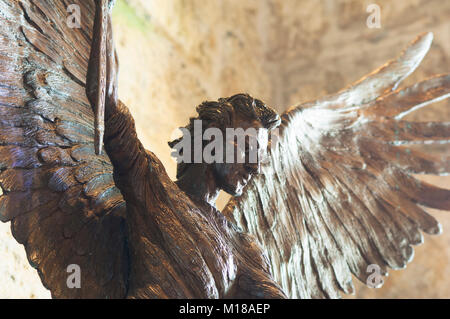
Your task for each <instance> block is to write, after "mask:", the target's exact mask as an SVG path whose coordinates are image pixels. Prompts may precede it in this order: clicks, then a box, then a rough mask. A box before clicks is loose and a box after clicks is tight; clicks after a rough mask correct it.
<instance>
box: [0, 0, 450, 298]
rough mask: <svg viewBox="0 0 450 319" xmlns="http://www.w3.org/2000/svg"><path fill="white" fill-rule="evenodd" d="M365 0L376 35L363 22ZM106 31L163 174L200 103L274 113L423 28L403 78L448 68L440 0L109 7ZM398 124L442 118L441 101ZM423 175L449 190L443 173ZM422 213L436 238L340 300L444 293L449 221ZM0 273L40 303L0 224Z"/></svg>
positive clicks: (139, 1)
mask: <svg viewBox="0 0 450 319" xmlns="http://www.w3.org/2000/svg"><path fill="white" fill-rule="evenodd" d="M374 2H375V3H377V4H379V5H380V7H381V26H382V27H381V28H380V29H369V28H368V27H367V26H366V19H367V17H368V16H369V14H370V13H367V12H366V8H367V5H368V4H370V3H374ZM114 28H115V36H116V43H117V46H118V52H119V57H120V62H121V74H120V97H121V99H122V100H123V101H124V102H125V103H126V104H127V105H128V106H129V107H130V109H131V111H132V113H133V115H134V116H135V119H136V124H137V130H138V134H139V136H140V138H141V140H142V141H143V143H144V144H145V146H146V147H147V148H148V149H151V150H152V151H154V152H155V153H156V154H157V155H158V157H159V158H160V159H161V160H162V161H163V163H164V164H165V166H166V169H167V171H168V172H169V175H170V176H171V177H174V176H175V166H176V165H175V162H174V161H173V160H172V159H171V158H170V150H169V147H168V146H167V141H169V140H170V139H171V137H174V136H175V135H173V134H175V133H174V131H175V129H176V128H177V127H179V126H182V125H185V124H186V123H187V120H188V118H189V116H193V115H194V114H195V106H196V105H198V104H199V103H200V102H202V101H203V100H205V99H217V98H218V97H221V96H228V95H231V94H234V93H238V92H248V93H250V94H252V95H254V96H256V97H259V98H261V99H262V100H264V101H266V102H267V103H268V104H270V105H272V106H273V107H275V108H276V109H277V110H279V111H280V112H282V111H284V110H285V109H286V108H287V107H288V106H291V105H293V104H296V103H298V102H302V101H306V100H311V99H315V98H317V97H319V96H322V95H324V94H327V93H332V92H335V91H336V90H339V89H341V88H342V87H343V86H345V85H347V84H349V83H351V82H352V81H354V80H357V79H358V78H360V77H361V76H362V75H364V74H365V73H367V72H369V71H371V70H372V69H374V68H375V67H378V66H379V65H380V64H382V63H384V62H386V61H387V60H388V59H390V58H393V57H395V55H396V54H397V53H398V52H399V51H400V50H401V49H402V48H403V47H404V46H405V44H406V43H407V42H409V41H410V40H411V39H412V38H414V37H415V36H416V35H417V34H418V33H421V32H424V31H433V32H434V34H435V41H434V44H433V46H432V49H431V50H430V52H429V54H428V56H427V57H426V58H425V60H424V62H423V64H422V65H421V67H420V68H419V70H418V71H416V72H415V73H414V74H413V75H412V76H411V77H410V78H409V79H408V80H407V81H406V83H413V82H415V81H418V80H421V79H423V78H425V77H427V76H430V75H432V74H435V73H448V72H450V41H448V39H450V2H448V1H442V0H428V1H425V0H398V1H389V0H383V1H380V0H378V1H357V0H347V1H344V0H283V1H281V0H217V1H203V0H189V1H183V0H170V1H166V0H153V1H148V0H128V1H125V0H118V1H117V5H116V8H115V11H114ZM410 119H413V120H432V119H439V120H446V121H449V120H450V102H449V101H444V102H441V103H438V104H436V105H434V106H432V107H429V108H428V109H427V110H424V111H421V112H419V113H417V114H415V115H413V116H411V117H410ZM442 151H443V152H449V148H448V145H447V146H444V147H443V148H442ZM428 180H431V181H433V182H435V183H436V184H438V185H440V186H444V187H447V188H450V178H449V177H435V178H434V177H433V178H428ZM225 201H226V196H224V197H222V199H221V201H220V203H219V205H220V206H222V205H223V203H224V202H225ZM431 212H432V214H434V215H435V216H436V217H437V218H438V219H439V221H441V223H442V226H443V229H444V233H443V235H441V236H438V237H432V236H425V243H424V244H423V245H422V246H419V247H417V248H416V256H415V258H414V260H413V262H412V263H411V264H410V265H408V267H407V269H406V270H402V271H392V272H391V274H390V276H389V277H388V278H387V279H386V280H385V285H384V286H383V287H382V288H380V289H370V288H367V287H365V286H363V285H361V284H357V285H356V286H357V287H356V288H357V293H356V295H355V296H352V297H357V298H380V297H383V298H407V297H411V298H423V297H427V298H434V297H436V298H450V215H449V214H448V213H446V212H439V211H431ZM0 274H1V281H0V297H3V298H29V297H35V298H36V297H37V298H48V297H49V293H48V291H46V290H45V288H43V287H42V285H41V284H40V280H39V278H38V275H37V273H36V271H35V270H34V269H32V268H31V267H30V266H29V265H28V262H27V260H26V256H25V253H24V250H23V247H22V246H21V245H18V244H17V243H16V242H15V241H14V239H12V237H11V234H10V232H9V225H7V224H0Z"/></svg>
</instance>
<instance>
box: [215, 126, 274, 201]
mask: <svg viewBox="0 0 450 319" xmlns="http://www.w3.org/2000/svg"><path fill="white" fill-rule="evenodd" d="M248 128H254V130H253V129H252V130H248ZM234 129H235V133H236V134H238V130H236V129H242V130H243V131H245V137H244V139H241V141H242V140H245V142H244V143H242V142H241V143H240V142H239V139H238V138H237V137H236V138H234V139H228V140H225V146H226V147H230V148H232V149H233V150H234V152H233V155H234V156H233V158H232V160H230V157H229V158H226V153H227V152H229V149H228V150H226V151H225V152H224V160H223V163H214V164H212V165H214V175H215V177H216V182H217V185H218V186H219V187H220V189H222V190H224V191H225V192H227V193H228V194H230V195H233V196H240V195H241V194H242V191H243V189H244V188H245V186H246V185H247V184H248V182H249V181H250V179H251V178H252V177H253V176H254V175H256V174H259V172H260V166H261V159H262V158H263V157H264V156H265V153H266V152H267V136H268V130H267V129H265V128H263V127H262V125H261V123H260V122H258V121H254V122H249V121H246V120H240V119H238V120H237V121H236V122H235V123H234ZM241 144H242V145H241ZM252 153H253V156H252V155H251V154H252ZM239 156H241V159H243V160H241V161H239V160H238V158H239Z"/></svg>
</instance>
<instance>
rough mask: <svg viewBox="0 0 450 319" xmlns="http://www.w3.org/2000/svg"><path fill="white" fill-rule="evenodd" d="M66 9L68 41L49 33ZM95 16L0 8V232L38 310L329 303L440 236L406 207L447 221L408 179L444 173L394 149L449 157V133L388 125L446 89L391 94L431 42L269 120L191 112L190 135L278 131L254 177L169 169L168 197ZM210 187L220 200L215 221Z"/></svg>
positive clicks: (107, 24) (441, 165)
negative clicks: (37, 289) (77, 278)
mask: <svg viewBox="0 0 450 319" xmlns="http://www.w3.org/2000/svg"><path fill="white" fill-rule="evenodd" d="M74 3H75V4H77V5H79V7H80V9H81V10H80V11H81V13H82V14H83V19H81V23H82V24H81V26H80V28H70V27H69V26H68V25H67V24H66V19H67V6H68V5H70V4H74ZM111 7H112V3H110V1H106V0H96V1H95V2H94V1H85V0H70V1H68V0H67V1H66V0H63V1H46V0H40V1H38V0H36V1H33V0H23V1H11V0H1V1H0V16H1V20H0V114H1V117H0V185H1V191H2V195H1V197H0V219H1V220H2V221H3V222H8V221H10V222H11V228H12V232H13V235H14V237H15V238H16V239H17V241H18V242H19V243H21V244H23V245H24V246H25V248H26V252H27V256H28V259H29V262H30V263H31V265H32V266H33V267H35V268H36V269H37V270H38V272H39V275H40V277H41V280H42V283H43V284H44V285H45V287H47V288H48V289H50V290H51V293H52V296H53V297H56V298H92V297H94V298H125V297H127V298H285V297H291V298H322V297H325V298H335V297H339V296H340V292H344V293H351V292H352V291H353V289H354V288H353V284H352V274H353V275H354V276H356V277H357V278H358V279H359V280H361V281H362V282H366V280H367V277H368V275H369V274H370V273H368V272H367V268H368V266H369V265H372V264H374V265H378V267H379V268H380V272H381V274H383V275H386V274H387V270H388V268H392V269H399V268H403V267H405V265H406V264H407V263H408V262H409V261H410V260H411V259H412V256H413V248H412V246H413V245H417V244H420V243H422V241H423V237H422V233H421V232H422V231H423V232H425V233H428V234H437V233H439V232H440V230H441V229H440V225H439V223H438V222H437V221H436V220H435V219H434V218H433V217H432V216H431V215H429V214H428V213H427V212H425V210H424V209H423V208H422V207H421V206H426V207H432V208H437V209H442V210H450V191H449V190H445V189H440V188H438V187H435V186H433V185H430V184H427V183H425V182H421V181H419V180H418V179H416V178H415V177H414V176H412V175H411V174H413V173H421V174H445V173H447V172H448V171H449V168H450V167H449V162H448V161H446V160H445V159H444V158H438V157H436V158H433V157H431V155H428V154H427V155H425V154H422V153H420V152H418V151H416V150H415V149H414V148H412V147H410V145H411V144H418V143H419V144H420V143H432V142H443V141H447V142H448V141H449V139H450V126H449V123H443V122H433V123H429V122H427V123H417V122H407V121H404V120H402V118H403V117H404V115H406V114H407V113H408V112H410V111H413V110H415V109H417V108H420V107H423V106H425V105H427V104H429V103H432V102H435V101H438V100H441V99H444V98H447V97H449V95H450V77H449V75H437V76H434V77H432V78H429V79H427V80H424V81H423V82H420V83H417V84H415V85H413V86H411V87H407V88H402V89H398V88H397V87H398V86H399V84H400V82H401V81H402V80H403V79H405V78H406V77H407V76H408V75H409V74H410V73H411V72H413V71H414V69H415V68H416V67H417V66H418V65H419V64H420V62H421V60H422V58H423V57H424V56H425V54H426V52H427V51H428V49H429V47H430V45H431V42H432V38H433V36H432V34H430V33H427V34H423V35H421V36H419V37H418V38H417V39H416V40H414V41H413V42H412V43H411V44H410V45H409V46H408V47H407V48H406V50H404V51H403V52H402V53H401V54H400V56H399V57H398V58H397V59H394V60H392V61H389V62H388V63H386V64H385V65H383V66H382V67H380V68H379V69H377V70H375V71H373V72H372V73H370V74H368V75H367V76H365V77H363V78H362V79H361V80H359V81H357V82H356V83H354V84H352V85H351V86H349V87H348V88H346V89H344V90H342V91H340V92H338V93H336V94H334V95H330V96H327V97H324V98H322V99H320V100H317V101H314V102H309V103H304V104H300V105H298V106H295V107H293V108H291V109H290V110H289V111H287V112H285V113H284V114H282V115H281V117H280V116H278V115H277V114H276V113H275V111H273V110H272V109H271V108H269V107H268V106H266V105H265V104H264V103H263V102H261V101H260V100H257V99H253V98H252V97H250V96H249V95H247V94H238V95H235V96H232V97H229V98H224V99H219V100H218V101H216V102H204V103H203V104H201V105H200V106H198V107H197V111H198V117H197V118H196V119H197V120H202V121H203V123H204V126H205V127H217V128H220V129H221V130H223V131H225V129H226V128H237V127H241V128H250V127H254V128H258V129H260V130H262V131H265V132H268V131H269V130H271V129H273V128H275V127H277V126H278V131H277V134H276V137H277V138H276V139H274V138H272V140H271V142H272V143H271V146H270V147H268V144H267V143H266V144H264V143H263V142H261V143H259V144H258V146H257V147H259V150H258V154H260V155H261V156H263V155H264V154H265V156H266V159H267V160H266V161H265V163H264V164H261V160H260V157H258V160H257V161H256V162H254V163H251V162H250V161H248V160H247V157H246V161H244V163H220V161H216V162H213V163H206V162H203V163H192V164H189V163H179V166H178V171H177V179H178V180H177V181H176V182H173V181H172V180H170V179H169V177H168V175H167V174H166V172H165V170H164V167H163V165H162V164H161V162H160V161H159V160H158V159H157V158H156V156H155V155H154V154H153V153H152V152H150V151H147V150H145V149H144V147H143V146H142V144H141V143H140V141H139V139H138V137H137V136H136V131H135V126H134V121H133V118H132V116H131V114H130V113H129V111H128V109H127V107H126V106H125V105H124V104H123V103H122V102H121V101H120V100H118V98H117V70H118V67H117V55H116V53H115V50H114V43H113V37H112V29H111V17H110V10H111ZM193 120H194V119H191V122H190V124H189V125H188V126H187V128H188V129H192V126H193V124H192V123H193ZM205 123H206V125H205ZM103 135H104V136H103ZM258 142H260V141H258ZM172 145H174V143H172ZM246 145H247V144H246ZM102 147H104V151H103V152H102V150H101V149H102ZM248 147H250V146H248ZM245 151H248V150H245ZM261 158H262V157H261ZM220 189H223V190H225V191H226V192H228V193H230V194H232V195H236V196H235V197H234V198H232V199H231V201H230V202H229V203H228V205H227V206H226V208H225V209H224V210H223V211H222V212H220V211H218V210H217V209H216V208H215V206H214V201H215V198H216V196H217V193H218V191H219V190H220ZM237 195H241V196H237ZM70 264H76V265H79V266H80V270H81V288H79V289H70V288H68V286H67V276H68V273H67V271H66V270H67V266H68V265H70Z"/></svg>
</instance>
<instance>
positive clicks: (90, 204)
mask: <svg viewBox="0 0 450 319" xmlns="http://www.w3.org/2000/svg"><path fill="white" fill-rule="evenodd" d="M69 5H72V7H70V8H69ZM68 8H69V9H72V10H73V11H72V12H73V13H75V14H76V13H80V14H81V16H80V19H79V20H77V19H76V20H70V21H69V22H70V23H68V20H69V19H72V17H69V16H70V15H71V13H70V12H68ZM94 9H95V6H94V1H86V0H70V1H44V0H41V1H39V0H37V1H32V0H26V1H25V0H24V1H10V0H0V186H1V192H2V195H1V197H0V220H1V221H3V222H7V221H11V227H12V232H13V235H14V237H15V238H16V239H17V241H18V242H20V243H22V244H23V245H24V246H25V248H26V252H27V256H28V259H29V261H30V263H31V265H32V266H33V267H35V268H37V270H38V272H39V275H40V277H41V279H42V282H43V284H44V285H45V287H47V288H48V289H50V290H51V292H52V296H53V297H64V298H67V297H69V298H76V297H81V298H88V297H105V298H118V297H124V296H125V294H126V282H127V247H126V226H125V211H126V206H125V202H124V200H123V197H122V195H121V193H120V191H119V190H118V189H117V188H116V186H115V184H114V180H113V175H112V165H111V163H110V160H109V158H108V157H107V156H106V155H101V156H97V155H96V154H95V151H94V127H93V124H94V115H93V112H92V110H91V106H90V104H89V102H88V100H87V98H86V94H85V78H86V72H87V65H88V59H89V53H90V46H91V34H92V25H93V20H94ZM69 11H70V10H69ZM68 17H69V19H68ZM74 18H75V17H74ZM77 21H79V22H81V25H80V26H79V27H77V26H76V25H72V24H71V23H76V22H77ZM69 265H78V266H79V268H77V267H76V266H75V267H73V266H72V267H69ZM78 270H79V272H78ZM68 271H69V272H68ZM78 273H79V274H80V275H81V281H80V284H81V286H80V288H70V287H73V286H72V285H73V284H75V285H76V284H77V283H78V282H77V278H76V276H77V274H78Z"/></svg>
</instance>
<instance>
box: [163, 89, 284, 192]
mask: <svg viewBox="0 0 450 319" xmlns="http://www.w3.org/2000/svg"><path fill="white" fill-rule="evenodd" d="M197 112H198V116H197V117H195V118H191V119H190V122H189V124H188V125H187V126H186V127H185V128H183V129H182V130H183V137H182V138H180V139H177V140H174V141H172V142H169V145H170V146H171V147H172V148H174V149H175V150H176V151H178V153H176V154H177V155H178V156H177V157H178V166H177V179H179V180H180V179H181V178H183V176H186V175H188V176H189V178H190V179H193V178H196V176H197V175H198V178H204V176H203V174H192V172H194V171H196V172H198V171H199V170H200V168H201V169H203V170H205V169H206V170H209V173H210V174H209V176H212V178H214V182H215V185H216V186H217V187H218V188H220V189H222V190H224V191H225V192H227V193H229V194H230V195H233V196H239V195H241V193H242V190H243V189H244V187H245V186H246V185H247V183H248V182H249V180H250V179H251V178H252V177H253V176H254V175H255V174H258V173H259V172H260V166H261V159H262V158H264V156H265V153H266V152H267V147H268V141H269V131H270V130H272V129H273V128H275V127H277V126H278V125H279V124H280V116H279V115H278V114H277V113H276V112H275V111H274V110H273V109H271V108H270V107H268V106H267V105H265V104H264V103H263V102H262V101H260V100H258V99H254V98H252V97H251V96H250V95H248V94H236V95H233V96H231V97H228V98H221V99H219V100H218V101H213V102H211V101H208V102H203V103H202V104H200V105H199V106H198V107H197ZM186 136H188V137H186ZM183 139H184V141H188V142H189V143H187V145H186V144H183V143H182V141H183ZM186 147H188V148H189V151H190V152H189V154H186ZM186 155H187V156H186ZM196 182H198V181H195V180H193V181H192V183H194V184H195V183H196Z"/></svg>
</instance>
